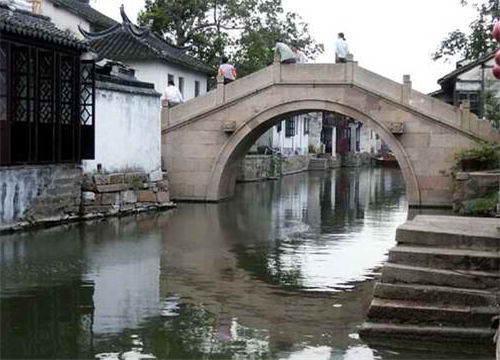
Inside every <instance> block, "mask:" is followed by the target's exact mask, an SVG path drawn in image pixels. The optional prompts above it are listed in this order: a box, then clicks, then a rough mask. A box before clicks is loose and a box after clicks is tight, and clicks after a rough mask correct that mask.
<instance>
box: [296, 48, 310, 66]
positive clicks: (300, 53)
mask: <svg viewBox="0 0 500 360" xmlns="http://www.w3.org/2000/svg"><path fill="white" fill-rule="evenodd" d="M293 53H294V55H295V59H296V60H297V64H305V63H306V62H307V58H306V55H305V54H304V52H303V51H302V50H300V49H299V47H298V46H297V45H294V46H293Z"/></svg>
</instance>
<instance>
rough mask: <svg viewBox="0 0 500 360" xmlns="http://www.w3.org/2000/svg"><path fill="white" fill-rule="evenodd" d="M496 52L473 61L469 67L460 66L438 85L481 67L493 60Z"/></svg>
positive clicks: (439, 81)
mask: <svg viewBox="0 0 500 360" xmlns="http://www.w3.org/2000/svg"><path fill="white" fill-rule="evenodd" d="M495 52H496V50H495V51H493V52H491V53H488V54H486V55H484V56H483V57H481V58H479V59H478V60H476V61H473V62H471V63H469V64H467V65H464V66H460V67H459V68H457V69H455V70H453V71H452V72H450V73H448V74H446V75H445V76H443V77H442V78H441V79H439V80H438V84H442V83H443V82H446V81H448V80H450V79H453V78H456V77H457V76H459V75H461V74H463V73H464V72H467V71H469V70H470V69H472V68H475V67H476V66H478V65H481V64H483V63H485V62H487V61H489V60H490V59H492V58H493V56H495Z"/></svg>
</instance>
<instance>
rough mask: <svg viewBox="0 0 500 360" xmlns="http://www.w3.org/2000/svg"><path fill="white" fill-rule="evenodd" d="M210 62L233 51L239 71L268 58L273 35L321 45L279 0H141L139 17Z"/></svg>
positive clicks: (305, 45) (307, 46)
mask: <svg viewBox="0 0 500 360" xmlns="http://www.w3.org/2000/svg"><path fill="white" fill-rule="evenodd" d="M150 22H151V26H152V30H153V31H156V32H157V33H160V34H161V35H162V36H163V37H164V38H166V39H167V40H169V41H170V42H172V43H173V44H175V45H177V46H180V47H185V48H186V49H187V51H188V53H189V54H191V55H193V56H196V57H198V58H199V59H200V60H201V61H203V62H205V63H207V64H211V65H213V66H214V67H215V66H216V65H217V64H218V63H219V60H220V57H221V56H222V55H223V54H227V55H230V56H232V57H234V60H235V63H236V65H237V67H238V70H239V76H241V75H244V74H247V73H249V72H252V71H255V70H258V69H259V68H261V67H263V66H266V65H268V63H269V62H271V61H272V56H273V55H272V51H271V50H270V48H271V47H272V45H274V43H275V41H276V39H277V38H282V39H283V41H287V42H289V43H296V44H297V45H298V46H300V47H301V49H303V51H304V52H305V53H306V54H307V55H309V56H314V55H315V54H318V53H320V52H322V51H323V46H322V45H320V44H317V43H316V42H315V41H314V40H313V39H312V38H311V36H310V35H309V32H308V27H307V24H305V23H304V22H303V21H302V20H301V18H300V17H299V16H298V15H297V14H295V13H286V14H285V12H284V9H283V6H282V3H281V0H146V6H145V9H144V10H143V11H141V12H140V14H139V23H140V24H143V25H144V24H147V23H150Z"/></svg>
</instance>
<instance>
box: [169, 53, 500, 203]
mask: <svg viewBox="0 0 500 360" xmlns="http://www.w3.org/2000/svg"><path fill="white" fill-rule="evenodd" d="M310 111H330V112H337V113H340V114H343V115H347V116H350V117H352V118H354V119H356V120H359V121H361V122H363V123H365V124H366V125H367V126H368V127H370V128H372V129H373V130H375V131H377V132H378V134H379V135H380V137H381V138H382V139H383V140H384V141H385V142H386V143H387V144H388V145H389V146H390V148H391V149H392V151H393V153H394V155H395V157H396V159H397V160H398V162H399V165H400V167H401V170H402V173H403V176H404V179H405V183H406V188H407V193H408V196H409V202H410V205H412V206H440V205H450V204H451V200H452V199H451V198H452V194H451V177H450V168H451V167H452V165H453V163H454V156H455V154H456V153H457V151H459V150H461V149H465V148H469V147H472V146H473V145H474V144H475V142H477V141H479V140H486V141H500V136H499V134H498V132H497V131H495V130H494V129H492V127H491V125H490V123H489V122H488V121H485V120H479V119H478V118H477V117H476V116H475V115H474V114H472V113H470V111H469V109H468V108H467V107H466V106H463V107H462V108H457V107H454V106H450V105H448V104H445V103H443V102H441V101H440V100H437V99H434V98H431V97H429V96H426V95H424V94H422V93H419V92H417V91H414V90H412V89H411V82H410V79H409V76H404V79H403V84H399V83H397V82H394V81H391V80H389V79H387V78H384V77H382V76H380V75H377V74H375V73H373V72H370V71H368V70H366V69H364V68H362V67H360V66H358V65H357V64H356V63H355V62H348V63H345V64H290V65H282V64H280V63H274V64H273V65H271V66H269V67H267V68H265V69H262V70H260V71H258V72H256V73H253V74H251V75H249V76H246V77H244V78H242V79H239V80H237V81H235V82H232V83H230V84H227V85H223V84H221V83H219V84H218V86H217V89H216V90H213V91H211V92H209V93H207V94H206V95H204V96H202V97H198V98H195V99H193V100H190V101H188V102H187V103H185V104H182V105H179V106H176V107H175V108H172V109H168V110H167V109H163V111H162V112H163V114H162V152H163V154H162V155H163V159H164V165H165V166H166V168H167V171H168V174H169V179H170V183H171V194H172V197H173V198H174V199H177V200H194V201H218V200H221V199H224V198H228V197H230V196H232V194H233V191H234V186H235V178H236V172H237V168H238V163H239V161H240V160H241V159H242V158H243V156H244V155H245V154H246V152H247V151H248V149H249V148H250V147H251V145H252V144H253V143H254V142H255V141H256V140H257V139H258V138H259V137H260V135H262V134H263V133H264V132H265V131H266V130H268V129H269V128H270V127H272V126H273V125H275V124H277V123H278V122H279V121H280V120H282V119H283V117H286V116H288V115H291V114H297V113H300V112H310Z"/></svg>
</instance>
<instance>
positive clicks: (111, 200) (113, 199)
mask: <svg viewBox="0 0 500 360" xmlns="http://www.w3.org/2000/svg"><path fill="white" fill-rule="evenodd" d="M101 204H102V205H120V193H118V192H116V193H104V194H102V198H101Z"/></svg>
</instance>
